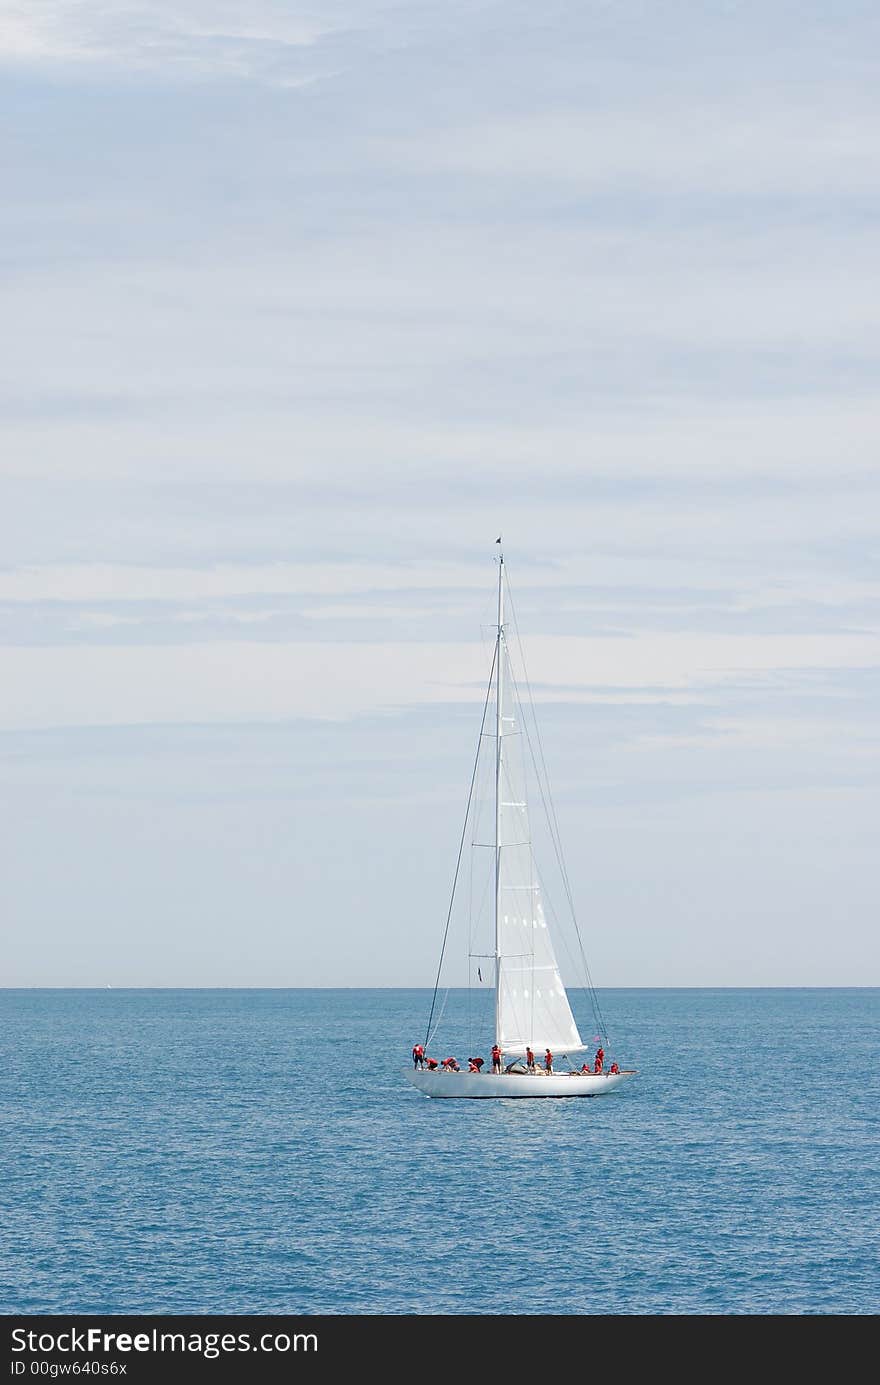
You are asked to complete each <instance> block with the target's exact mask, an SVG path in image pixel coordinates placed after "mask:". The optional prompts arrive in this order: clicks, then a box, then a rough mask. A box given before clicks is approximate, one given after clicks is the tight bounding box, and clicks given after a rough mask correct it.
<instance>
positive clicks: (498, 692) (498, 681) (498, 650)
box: [495, 550, 504, 1046]
mask: <svg viewBox="0 0 880 1385" xmlns="http://www.w3.org/2000/svg"><path fill="white" fill-rule="evenodd" d="M503 639H504V552H503V550H502V552H501V555H500V558H499V561H498V638H497V642H496V645H495V738H496V739H495V1042H496V1044H498V1045H499V1046H500V1044H501V946H500V944H501V745H502V729H501V697H502V676H501V663H502V660H501V655H502V643H503Z"/></svg>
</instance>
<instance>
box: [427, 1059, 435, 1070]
mask: <svg viewBox="0 0 880 1385" xmlns="http://www.w3.org/2000/svg"><path fill="white" fill-rule="evenodd" d="M425 1064H426V1066H427V1069H428V1071H429V1072H436V1071H437V1059H436V1058H426V1059H425Z"/></svg>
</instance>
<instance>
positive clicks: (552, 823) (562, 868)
mask: <svg viewBox="0 0 880 1385" xmlns="http://www.w3.org/2000/svg"><path fill="white" fill-rule="evenodd" d="M504 576H505V579H506V581H507V595H508V598H509V601H510V612H511V615H512V616H513V628H514V631H515V633H516V642H517V645H518V648H519V656H520V664H521V666H522V672H523V679H524V681H525V685H526V691H527V692H528V697H529V708H530V711H531V714H532V722H533V725H534V728H535V738H536V740H537V742H538V748H539V751H540V755H541V765H542V766H543V771H544V773H543V781H544V783H546V785H547V798H549V800H550V809H549V810H548V806H547V799H546V798H545V796H544V787H543V783H542V776H541V773H540V771H539V769H538V764H537V759H536V756H535V750H534V746H533V745H532V738H531V735H530V733H529V726H528V719H527V718H526V717H523V729H524V731H525V733H526V740H527V741H528V745H529V753H530V755H531V758H532V765H533V766H534V770H535V778H536V779H537V781H538V789H539V790H540V794H541V802H542V804H543V807H544V813H545V816H546V818H547V825H548V827H549V828H550V839H551V841H552V842H553V849H554V851H555V853H556V861H557V864H558V866H559V872H560V875H561V877H562V883H563V887H564V889H565V894H566V898H567V900H568V907H569V910H570V912H571V919H572V923H573V924H574V930H575V934H576V936H577V940H578V947H579V949H580V954H581V961H582V963H583V968H584V975H585V976H586V980H587V986H588V988H589V994H590V998H591V1000H592V1004H593V1009H594V1011H595V1016H596V1020H597V1024H598V1028H599V1032H600V1033H601V1034H603V1035H604V1038H605V1043H606V1045H608V1047H610V1042H609V1038H608V1028H607V1025H606V1023H605V1018H604V1015H603V1014H602V1009H601V1006H600V1005H599V997H598V995H597V994H596V988H595V986H594V984H593V978H592V975H591V973H590V968H589V964H588V962H587V955H586V952H585V950H584V943H583V938H582V937H581V930H580V927H579V925H578V920H577V912H576V910H575V907H574V896H573V894H572V889H571V882H570V880H569V877H568V869H567V867H566V864H565V855H564V852H563V850H562V834H561V832H560V830H559V819H558V817H557V815H556V804H555V803H554V801H553V791H552V789H551V788H550V775H549V772H548V770H547V761H546V758H545V755H544V743H543V741H542V739H541V728H540V724H539V722H538V716H537V712H536V711H535V699H534V697H533V695H532V686H531V683H530V682H529V674H528V669H527V667H526V657H525V651H524V649H523V645H522V638H521V636H520V631H519V621H518V619H517V615H516V604H515V602H514V600H513V590H512V588H511V585H510V574H509V573H508V572H507V571H505V574H504ZM508 667H510V660H509V659H508ZM510 676H511V680H512V682H513V685H514V693H515V694H516V692H517V680H516V676H515V674H514V672H513V669H512V668H510ZM520 705H523V704H522V699H520ZM550 810H552V816H551V811H550Z"/></svg>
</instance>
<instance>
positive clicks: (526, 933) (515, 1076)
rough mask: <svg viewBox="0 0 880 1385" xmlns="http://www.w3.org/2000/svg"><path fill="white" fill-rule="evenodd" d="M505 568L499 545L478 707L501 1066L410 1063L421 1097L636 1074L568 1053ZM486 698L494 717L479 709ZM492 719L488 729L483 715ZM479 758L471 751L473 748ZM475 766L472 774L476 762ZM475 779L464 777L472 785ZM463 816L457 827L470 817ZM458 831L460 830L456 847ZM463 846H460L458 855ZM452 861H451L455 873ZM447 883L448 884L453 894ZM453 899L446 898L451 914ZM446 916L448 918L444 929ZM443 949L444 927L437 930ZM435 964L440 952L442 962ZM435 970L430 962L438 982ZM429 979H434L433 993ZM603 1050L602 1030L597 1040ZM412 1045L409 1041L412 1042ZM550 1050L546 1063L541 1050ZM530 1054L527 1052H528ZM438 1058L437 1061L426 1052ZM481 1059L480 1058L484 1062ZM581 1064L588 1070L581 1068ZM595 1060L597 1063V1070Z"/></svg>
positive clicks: (568, 1086) (573, 1088) (585, 1087)
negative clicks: (487, 661)
mask: <svg viewBox="0 0 880 1385" xmlns="http://www.w3.org/2000/svg"><path fill="white" fill-rule="evenodd" d="M504 591H505V571H504V556H503V553H502V554H501V555H500V558H499V570H498V622H497V633H496V638H495V648H494V654H493V660H492V669H491V672H490V676H489V686H488V689H487V693H486V700H485V703H484V706H483V723H482V726H481V728H480V738H481V744H482V742H483V740H485V739H486V737H487V736H488V737H489V739H490V741H494V819H495V821H494V843H490V844H489V845H490V847H491V848H492V849H493V850H494V863H493V865H494V871H493V879H492V882H491V883H492V884H493V885H494V944H495V946H494V956H490V957H489V958H488V959H487V960H489V961H491V962H494V982H495V1044H496V1046H497V1049H498V1050H500V1052H501V1060H500V1071H491V1070H481V1071H476V1072H474V1071H462V1070H461V1069H460V1068H459V1070H455V1069H452V1068H446V1069H444V1068H442V1067H439V1066H438V1067H436V1068H433V1069H431V1068H428V1067H424V1066H414V1067H413V1068H412V1069H406V1076H407V1077H408V1079H409V1081H410V1082H412V1083H413V1085H414V1086H415V1087H417V1088H418V1090H419V1091H420V1092H422V1093H423V1094H424V1095H425V1096H428V1097H439V1098H444V1099H449V1098H462V1099H471V1100H486V1099H489V1100H492V1099H499V1098H500V1099H508V1098H529V1097H545V1098H546V1097H575V1096H601V1095H604V1094H605V1093H607V1092H611V1091H613V1090H615V1089H616V1088H617V1087H619V1086H620V1084H621V1083H623V1082H624V1081H626V1080H627V1078H629V1077H632V1076H633V1075H634V1073H633V1071H632V1070H623V1071H620V1070H618V1065H617V1064H616V1063H614V1064H612V1065H611V1066H610V1067H609V1069H608V1070H607V1071H606V1070H604V1068H603V1064H602V1063H601V1062H596V1063H595V1065H593V1064H583V1065H582V1067H581V1069H578V1068H577V1067H576V1066H574V1065H573V1063H572V1055H577V1056H578V1058H580V1056H581V1055H582V1054H583V1053H584V1051H585V1049H586V1048H587V1045H586V1044H584V1042H583V1040H582V1039H581V1036H580V1033H579V1031H578V1026H577V1024H576V1022H575V1018H574V1015H573V1014H572V1010H571V1005H570V1003H569V999H568V995H567V993H566V989H565V986H564V985H563V982H562V977H561V975H560V971H559V965H558V962H557V960H556V953H555V951H554V946H553V940H552V938H551V931H550V929H549V928H548V926H547V918H546V917H545V914H544V908H543V904H542V900H541V887H540V882H539V878H538V873H537V868H536V865H535V860H534V856H533V851H532V840H531V834H530V829H529V816H528V806H527V803H526V775H525V756H524V752H523V745H522V741H523V735H522V732H523V730H524V729H526V728H524V725H523V719H522V713H521V709H520V707H519V705H518V700H517V698H516V684H515V681H514V678H513V674H512V669H511V661H510V653H509V649H508V638H507V632H506V627H505V621H504ZM493 699H494V704H495V705H494V718H491V717H489V716H488V715H487V713H488V712H489V707H490V702H491V701H492V700H493ZM492 720H494V732H492V731H489V730H487V721H489V722H490V724H491V721H492ZM478 763H479V751H478ZM474 774H475V777H476V765H475V770H474ZM473 785H474V781H473V780H472V782H471V793H472V794H473ZM470 810H471V803H470V799H469V801H468V813H467V814H466V816H465V831H466V829H467V826H468V820H469V819H468V814H470ZM464 839H465V832H463V833H462V846H463V844H464ZM460 862H461V852H459V864H460ZM457 879H458V869H456V880H457ZM454 894H455V885H453V897H454ZM451 913H452V905H451V904H450V916H451ZM448 929H449V918H447V934H448ZM443 946H444V951H445V946H446V935H444V945H443ZM442 966H443V953H441V963H440V967H441V969H442ZM439 977H440V972H439V971H438V984H439ZM436 997H437V986H435V988H434V1002H435V1001H436ZM434 1002H432V1006H431V1018H429V1021H428V1032H427V1035H426V1039H425V1043H424V1045H423V1046H422V1047H423V1049H424V1050H425V1053H426V1055H427V1051H428V1048H429V1044H430V1043H431V1041H432V1040H433V1038H434V1032H433V1031H432V1028H431V1025H432V1020H433V1014H434ZM599 1043H600V1046H602V1054H604V1045H605V1044H607V1036H606V1035H602V1037H601V1038H600V1040H599ZM414 1053H415V1050H414ZM546 1053H549V1054H550V1055H551V1057H552V1062H551V1063H550V1067H549V1070H547V1068H546V1067H545V1054H546ZM530 1056H531V1058H532V1061H531V1063H529V1062H528V1061H527V1060H528V1058H529V1057H530ZM431 1061H436V1060H431ZM486 1066H487V1067H488V1065H486ZM587 1067H589V1068H591V1069H592V1070H590V1071H587V1070H586V1069H587ZM595 1068H599V1069H600V1070H599V1071H596V1070H595Z"/></svg>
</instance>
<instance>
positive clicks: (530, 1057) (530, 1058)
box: [526, 1047, 535, 1072]
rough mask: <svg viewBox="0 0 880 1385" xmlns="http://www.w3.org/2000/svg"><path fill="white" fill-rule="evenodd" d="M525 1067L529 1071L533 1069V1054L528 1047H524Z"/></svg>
mask: <svg viewBox="0 0 880 1385" xmlns="http://www.w3.org/2000/svg"><path fill="white" fill-rule="evenodd" d="M526 1067H527V1068H528V1070H529V1072H534V1071H535V1055H534V1053H533V1052H532V1050H531V1049H530V1048H528V1047H526Z"/></svg>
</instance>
